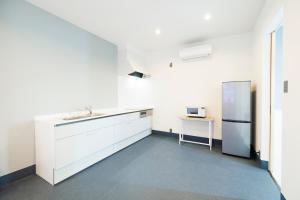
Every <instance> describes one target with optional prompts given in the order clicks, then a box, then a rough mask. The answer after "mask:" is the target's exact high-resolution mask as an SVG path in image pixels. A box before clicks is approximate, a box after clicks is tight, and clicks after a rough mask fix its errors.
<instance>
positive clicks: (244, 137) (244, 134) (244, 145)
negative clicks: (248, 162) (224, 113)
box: [222, 121, 251, 158]
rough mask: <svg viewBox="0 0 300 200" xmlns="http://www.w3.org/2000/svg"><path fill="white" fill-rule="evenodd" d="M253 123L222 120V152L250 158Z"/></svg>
mask: <svg viewBox="0 0 300 200" xmlns="http://www.w3.org/2000/svg"><path fill="white" fill-rule="evenodd" d="M250 144H251V123H239V122H226V121H223V122H222V152H223V153H226V154H231V155H235V156H241V157H247V158H250Z"/></svg>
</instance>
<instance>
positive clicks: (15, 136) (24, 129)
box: [6, 120, 35, 171]
mask: <svg viewBox="0 0 300 200" xmlns="http://www.w3.org/2000/svg"><path fill="white" fill-rule="evenodd" d="M33 133H34V121H33V120H31V121H24V122H22V123H18V124H15V125H14V126H13V127H11V128H9V129H8V130H7V136H8V138H7V141H8V145H7V157H6V158H7V162H6V168H7V169H9V170H10V171H16V170H19V168H20V166H22V168H24V167H28V166H31V165H34V164H35V158H34V157H35V153H34V152H35V139H34V134H33ZM23 138H27V139H26V142H24V139H23ZM29 141H30V142H31V143H32V144H28V142H29ZM22 155H23V156H22ZM28 155H32V157H33V158H28ZM16 156H21V157H19V158H16ZM32 160H34V163H31V162H32Z"/></svg>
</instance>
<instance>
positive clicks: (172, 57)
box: [119, 33, 253, 139]
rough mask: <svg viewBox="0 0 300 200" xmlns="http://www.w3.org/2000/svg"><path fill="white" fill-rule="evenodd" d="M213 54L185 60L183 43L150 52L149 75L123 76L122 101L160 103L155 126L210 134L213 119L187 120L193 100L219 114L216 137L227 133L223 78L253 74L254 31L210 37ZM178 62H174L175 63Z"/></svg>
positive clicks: (121, 81)
mask: <svg viewBox="0 0 300 200" xmlns="http://www.w3.org/2000/svg"><path fill="white" fill-rule="evenodd" d="M206 43H210V44H212V45H213V55H212V56H211V57H208V58H203V59H201V60H198V61H196V62H183V61H182V60H181V59H180V58H179V56H178V53H179V50H180V47H179V48H176V49H171V50H163V51H161V52H155V53H151V54H148V55H147V67H146V68H147V70H148V71H149V73H150V74H151V78H149V79H133V78H130V77H127V76H119V103H120V105H123V106H126V105H130V106H134V105H135V104H138V105H141V106H142V105H152V106H154V118H153V129H155V130H161V131H169V128H172V129H173V132H176V133H178V132H182V131H185V132H189V133H194V134H197V135H200V136H206V137H207V125H206V124H195V123H189V122H186V123H189V124H186V123H184V124H183V123H182V121H181V120H180V119H179V116H180V115H183V114H184V109H185V106H187V105H203V106H206V107H207V109H208V115H211V116H214V117H215V118H216V123H215V134H214V138H217V139H221V109H222V106H221V98H222V96H221V93H222V90H221V88H222V82H223V81H236V80H251V79H252V76H253V62H252V60H253V59H252V56H253V55H252V53H253V50H252V43H253V38H252V33H247V34H242V35H236V36H230V37H224V38H219V39H214V40H211V41H206ZM170 62H173V68H169V63H170Z"/></svg>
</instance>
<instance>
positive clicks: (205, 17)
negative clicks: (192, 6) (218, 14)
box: [204, 13, 211, 21]
mask: <svg viewBox="0 0 300 200" xmlns="http://www.w3.org/2000/svg"><path fill="white" fill-rule="evenodd" d="M204 19H205V20H206V21H208V20H210V19H211V14H209V13H206V14H205V15H204Z"/></svg>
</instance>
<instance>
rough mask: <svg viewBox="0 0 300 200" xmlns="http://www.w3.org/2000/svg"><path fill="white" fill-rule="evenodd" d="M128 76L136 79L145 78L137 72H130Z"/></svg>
mask: <svg viewBox="0 0 300 200" xmlns="http://www.w3.org/2000/svg"><path fill="white" fill-rule="evenodd" d="M128 75H129V76H134V77H138V78H145V77H146V76H145V74H144V73H142V72H138V71H134V72H131V73H129V74H128Z"/></svg>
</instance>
